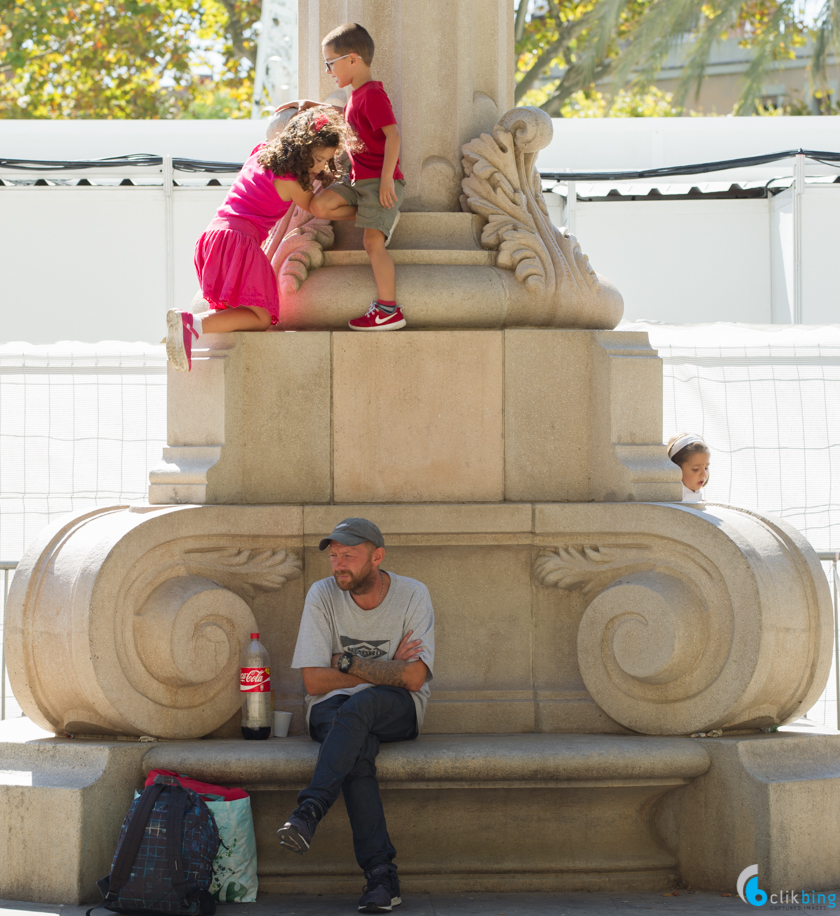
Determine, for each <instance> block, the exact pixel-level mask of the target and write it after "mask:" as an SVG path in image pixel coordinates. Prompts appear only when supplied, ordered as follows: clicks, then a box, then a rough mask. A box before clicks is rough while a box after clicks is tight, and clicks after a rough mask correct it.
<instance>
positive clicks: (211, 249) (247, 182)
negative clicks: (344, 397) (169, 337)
mask: <svg viewBox="0 0 840 916" xmlns="http://www.w3.org/2000/svg"><path fill="white" fill-rule="evenodd" d="M263 146H264V144H262V143H261V144H260V145H259V146H257V147H256V148H255V149H254V150H253V151H252V152H251V155H250V156H249V157H248V160H247V161H246V163H245V165H243V166H242V168H241V170H240V172H239V174H238V175H237V176H236V180H235V181H234V183H233V185H232V186H231V189H230V191H228V193H227V197H225V200H224V203H223V204H222V205H221V207H219V209H218V210H217V212H216V216H215V217H214V218H213V219H212V220H211V222H210V225H209V226H208V227H207V229H206V230H205V231H204V233H203V235H202V236H201V238H200V239H199V240H198V241H197V242H196V243H195V270H196V273H197V274H198V282H199V283H200V285H201V293H202V295H203V296H204V298H205V300H206V301H207V303H208V304H209V305H210V308H213V309H226V308H236V307H237V306H243V305H244V306H259V307H260V308H264V309H265V310H266V311H267V312H268V313H269V315H271V323H272V324H277V319H278V315H279V312H280V299H279V297H278V295H277V276H276V275H275V273H274V270H273V269H272V267H271V263H270V262H269V260H268V258H267V257H266V256H265V253H264V252H263V250H262V248H261V245H262V243H263V242H264V241H265V240H266V239H267V238H268V233H269V232H270V231H271V230H272V228H273V227H274V224H275V223H276V222H277V220H278V219H280V217H281V216H283V215H285V213H286V211H287V210H288V209H289V207H291V205H292V204H291V202H290V201H286V200H281V199H280V196H279V195H278V193H277V189H276V188H275V187H274V182H275V180H276V179H277V178H280V179H281V180H283V181H295V178H294V176H292V175H279V176H278V175H275V174H274V173H273V172H272V171H271V170H270V169H267V168H264V167H263V166H261V165H260V164H259V162H257V153H258V152H259V151H260V150H261V149H262V148H263Z"/></svg>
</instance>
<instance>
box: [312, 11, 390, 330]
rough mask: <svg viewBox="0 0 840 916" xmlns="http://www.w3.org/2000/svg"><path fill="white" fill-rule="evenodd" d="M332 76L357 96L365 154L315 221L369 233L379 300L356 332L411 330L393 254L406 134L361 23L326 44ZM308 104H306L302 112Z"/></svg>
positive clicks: (323, 198)
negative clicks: (348, 223)
mask: <svg viewBox="0 0 840 916" xmlns="http://www.w3.org/2000/svg"><path fill="white" fill-rule="evenodd" d="M321 48H322V51H323V54H324V62H325V63H326V67H327V72H328V73H330V74H332V78H333V79H334V80H335V82H336V84H337V85H338V86H339V88H341V89H343V88H344V87H345V86H351V87H352V91H351V94H350V99H349V101H348V102H347V107H346V108H345V109H344V117H345V119H346V120H347V123H348V124H349V125H350V126H351V127H352V128H353V130H354V131H355V133H356V136H357V137H358V139H359V141H360V143H359V144H358V146H359V147H361V150H357V149H348V154H349V156H350V162H351V165H352V169H351V171H350V175H349V176H348V177H345V178H344V179H343V180H342V181H340V182H339V183H338V184H334V185H332V186H331V187H330V188H327V189H326V190H324V191H320V192H319V193H318V194H316V195H315V197H313V198H312V202H311V211H312V215H313V216H317V217H321V218H322V219H329V220H337V219H355V220H356V225H357V226H359V227H360V228H363V229H364V230H365V237H364V245H365V251H366V252H367V253H368V257H369V258H370V266H371V267H372V268H373V277H374V279H375V280H376V292H377V298H376V299H375V300H374V301H373V302H371V304H370V308H369V309H368V310H367V312H366V313H365V314H364V315H362V317H361V318H354V319H353V320H352V321H351V322H350V327H351V328H352V329H353V330H354V331H392V330H395V329H396V328H402V327H405V318H404V317H403V313H402V309H400V307H399V306H398V305H397V302H396V279H395V271H394V262H393V261H392V260H391V256H390V255H389V254H388V252H387V250H386V249H387V248H388V244H389V243H390V241H391V237H392V235H393V232H394V229H395V228H396V225H397V222H398V221H399V218H400V205H401V204H402V201H403V196H404V194H405V181H404V179H403V174H402V172H401V171H400V160H399V156H400V129H399V127H397V119H396V118H395V117H394V110H393V108H392V107H391V101H390V99H389V98H388V95H387V93H386V92H385V90H384V89H383V88H382V83H380V82H377V81H376V80H373V79H371V75H370V64H371V61H372V60H373V51H374V47H373V39H372V38H371V37H370V35H369V34H368V32H367V30H366V29H364V28H362V26H360V25H359V24H358V23H355V22H348V23H346V24H345V25H341V26H339V27H338V28H337V29H333V31H332V32H330V33H329V35H327V37H326V38H324V40H323V41H322V42H321ZM308 104H317V103H306V102H304V103H302V105H301V107H305V106H307V105H308Z"/></svg>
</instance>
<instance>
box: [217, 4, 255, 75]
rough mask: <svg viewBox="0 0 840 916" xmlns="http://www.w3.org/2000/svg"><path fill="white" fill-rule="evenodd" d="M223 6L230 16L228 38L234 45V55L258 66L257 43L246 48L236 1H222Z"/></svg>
mask: <svg viewBox="0 0 840 916" xmlns="http://www.w3.org/2000/svg"><path fill="white" fill-rule="evenodd" d="M221 4H222V6H223V7H224V8H225V10H226V11H227V14H228V26H227V33H228V38H230V43H231V44H232V45H233V50H234V53H235V54H236V56H237V57H244V58H245V59H246V60H249V61H251V64H252V66H254V67H256V66H257V48H256V43H255V42H254V43H252V46H251V47H250V48H248V47H246V44H245V42H246V38H245V34H244V32H243V30H242V26H241V25H240V23H239V19H238V18H237V16H236V2H235V0H221Z"/></svg>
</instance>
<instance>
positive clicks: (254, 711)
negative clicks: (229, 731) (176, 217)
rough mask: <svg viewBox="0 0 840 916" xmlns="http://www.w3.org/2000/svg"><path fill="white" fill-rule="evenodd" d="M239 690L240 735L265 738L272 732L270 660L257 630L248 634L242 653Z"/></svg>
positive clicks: (250, 738) (248, 737) (251, 738)
mask: <svg viewBox="0 0 840 916" xmlns="http://www.w3.org/2000/svg"><path fill="white" fill-rule="evenodd" d="M239 690H240V692H241V694H242V737H243V738H247V739H249V740H253V739H263V738H267V737H268V736H269V735H270V734H271V711H272V710H271V663H270V662H269V660H268V652H267V651H266V648H265V646H264V645H263V644H262V643H261V642H260V634H259V633H252V634H251V641H250V642H249V643H248V645H247V646H246V647H245V651H244V652H243V653H242V663H241V666H240V668H239Z"/></svg>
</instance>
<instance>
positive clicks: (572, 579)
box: [534, 544, 655, 596]
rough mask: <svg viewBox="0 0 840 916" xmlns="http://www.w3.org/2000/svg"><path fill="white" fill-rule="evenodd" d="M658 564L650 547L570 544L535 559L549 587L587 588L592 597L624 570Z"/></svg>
mask: <svg viewBox="0 0 840 916" xmlns="http://www.w3.org/2000/svg"><path fill="white" fill-rule="evenodd" d="M654 565H655V561H654V559H653V557H652V555H651V548H650V547H644V546H639V547H635V546H626V545H587V544H581V545H567V546H560V547H557V548H555V549H553V550H546V551H543V552H542V553H541V554H540V555H539V556H538V557H537V558H536V560H535V561H534V576H535V578H536V580H537V581H538V582H539V583H540V585H542V586H543V587H545V588H561V589H564V590H565V591H570V592H571V591H578V590H583V592H584V593H585V594H586V595H587V596H591V595H592V594H593V593H594V592H596V591H600V590H601V589H602V588H604V587H606V585H607V584H609V582H610V581H611V580H612V579H615V578H617V577H618V576H620V575H621V574H622V573H624V572H628V571H630V570H631V569H632V570H633V571H637V570H643V569H651V568H652V567H653V566H654Z"/></svg>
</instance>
